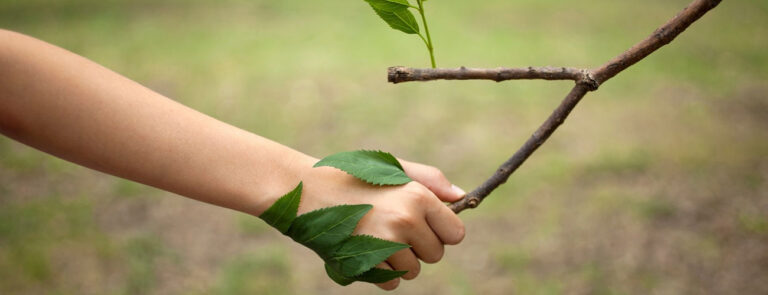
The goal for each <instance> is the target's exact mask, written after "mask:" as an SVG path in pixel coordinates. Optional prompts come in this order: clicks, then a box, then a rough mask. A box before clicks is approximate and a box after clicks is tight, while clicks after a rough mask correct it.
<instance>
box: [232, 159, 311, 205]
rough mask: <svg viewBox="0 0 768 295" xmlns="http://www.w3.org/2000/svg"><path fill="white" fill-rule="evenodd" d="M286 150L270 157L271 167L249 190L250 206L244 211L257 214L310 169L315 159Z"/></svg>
mask: <svg viewBox="0 0 768 295" xmlns="http://www.w3.org/2000/svg"><path fill="white" fill-rule="evenodd" d="M284 148H285V149H286V150H285V151H284V152H282V153H279V155H278V156H276V157H274V158H272V159H271V160H272V161H274V165H271V166H272V169H265V171H262V173H263V174H264V175H263V176H264V178H265V179H262V181H259V184H257V185H256V186H255V187H254V189H253V190H251V191H250V192H249V194H250V197H249V199H251V203H252V206H250V208H248V209H247V211H246V212H245V213H248V214H251V215H253V216H259V215H261V213H263V212H264V211H266V210H267V209H268V208H269V207H270V206H272V204H274V202H275V201H277V199H279V198H280V197H282V196H283V195H285V194H286V193H288V192H290V191H291V190H293V189H294V188H296V186H297V185H298V184H299V182H301V181H302V180H303V178H304V176H305V175H307V173H308V172H309V170H310V169H312V166H313V165H314V164H315V163H316V162H317V161H318V160H317V159H315V158H313V157H311V156H309V155H306V154H304V153H301V152H299V151H296V150H293V149H290V148H287V147H284Z"/></svg>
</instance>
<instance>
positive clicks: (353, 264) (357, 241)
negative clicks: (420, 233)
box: [326, 235, 409, 277]
mask: <svg viewBox="0 0 768 295" xmlns="http://www.w3.org/2000/svg"><path fill="white" fill-rule="evenodd" d="M408 247H409V246H408V245H406V244H402V243H397V242H392V241H387V240H382V239H379V238H375V237H372V236H366V235H359V236H351V237H349V239H347V240H346V241H344V243H342V244H341V247H340V248H338V249H337V250H336V251H335V253H334V256H333V257H332V258H331V259H328V260H327V261H326V263H327V264H328V265H329V266H330V267H331V268H333V269H334V270H337V271H338V272H339V273H340V274H342V275H343V276H346V277H353V276H357V275H359V274H362V273H364V272H365V271H367V270H369V269H371V268H373V267H374V266H376V265H377V264H379V263H381V262H382V261H384V260H385V259H387V257H389V256H391V255H392V254H395V252H397V251H400V250H402V249H406V248H408Z"/></svg>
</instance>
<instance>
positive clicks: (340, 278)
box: [325, 263, 356, 286]
mask: <svg viewBox="0 0 768 295" xmlns="http://www.w3.org/2000/svg"><path fill="white" fill-rule="evenodd" d="M325 273H326V274H328V277H329V278H331V280H333V281H334V282H336V283H337V284H339V285H342V286H346V285H349V284H351V283H353V282H355V281H356V280H355V279H354V278H350V277H346V276H344V275H342V274H340V273H339V272H338V271H336V270H334V269H333V268H331V266H329V265H328V263H326V264H325Z"/></svg>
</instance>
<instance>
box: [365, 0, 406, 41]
mask: <svg viewBox="0 0 768 295" xmlns="http://www.w3.org/2000/svg"><path fill="white" fill-rule="evenodd" d="M365 1H366V2H368V4H370V5H371V7H372V8H373V11H374V12H376V14H378V15H379V17H381V19H383V20H384V22H386V23H387V24H388V25H389V26H390V27H392V28H393V29H395V30H398V31H401V32H403V33H406V34H418V33H419V23H417V22H416V17H414V16H413V13H411V11H410V10H408V7H410V4H408V1H406V0H365Z"/></svg>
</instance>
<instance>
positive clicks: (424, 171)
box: [398, 159, 467, 202]
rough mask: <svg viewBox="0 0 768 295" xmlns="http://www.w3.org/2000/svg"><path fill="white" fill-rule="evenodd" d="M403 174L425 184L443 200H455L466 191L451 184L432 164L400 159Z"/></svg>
mask: <svg viewBox="0 0 768 295" xmlns="http://www.w3.org/2000/svg"><path fill="white" fill-rule="evenodd" d="M398 160H399V161H400V164H402V165H403V170H405V174H406V175H408V177H410V178H411V179H413V180H415V181H416V182H418V183H421V184H422V185H424V186H426V187H427V188H428V189H429V190H431V191H432V193H434V194H435V195H436V196H437V198H439V199H440V200H441V201H443V202H455V201H458V200H459V199H461V198H462V197H464V195H466V194H467V193H465V192H464V190H462V189H461V188H459V187H458V186H455V185H453V184H451V182H450V181H448V178H446V177H445V175H444V174H443V172H442V171H440V169H437V168H435V167H432V166H428V165H424V164H419V163H413V162H408V161H404V160H400V159H398Z"/></svg>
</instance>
